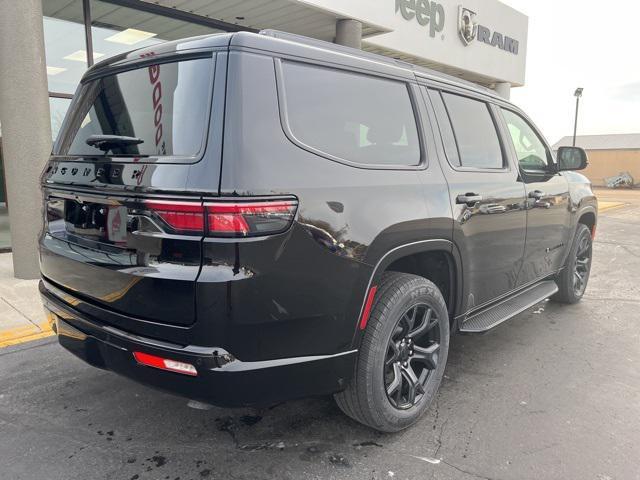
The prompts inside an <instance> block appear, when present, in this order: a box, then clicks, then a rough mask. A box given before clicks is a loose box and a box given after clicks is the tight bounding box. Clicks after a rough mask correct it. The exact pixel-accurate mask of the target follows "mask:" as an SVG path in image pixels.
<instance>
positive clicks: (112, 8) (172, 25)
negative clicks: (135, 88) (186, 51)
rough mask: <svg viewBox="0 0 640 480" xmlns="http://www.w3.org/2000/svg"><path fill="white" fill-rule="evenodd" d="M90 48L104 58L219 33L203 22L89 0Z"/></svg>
mask: <svg viewBox="0 0 640 480" xmlns="http://www.w3.org/2000/svg"><path fill="white" fill-rule="evenodd" d="M90 4H91V36H92V38H93V50H94V52H98V53H99V54H100V55H103V56H104V58H108V57H111V56H113V55H116V54H118V53H124V52H128V51H131V50H134V49H136V48H141V47H147V46H149V45H154V44H156V43H161V42H164V41H167V40H178V39H180V38H188V37H195V36H197V35H207V34H212V33H219V32H221V30H216V29H214V28H210V27H207V26H204V25H197V24H193V23H188V22H184V21H182V20H177V19H175V18H170V17H165V16H160V15H154V14H152V13H149V12H145V11H141V10H136V9H133V8H128V7H121V6H119V5H114V4H113V3H108V2H101V1H99V0H92V1H91V2H90Z"/></svg>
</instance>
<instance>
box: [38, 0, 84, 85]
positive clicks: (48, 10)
mask: <svg viewBox="0 0 640 480" xmlns="http://www.w3.org/2000/svg"><path fill="white" fill-rule="evenodd" d="M59 3H60V2H46V1H45V2H42V8H43V12H44V17H43V19H42V23H43V27H44V44H45V55H46V60H47V80H48V83H49V91H50V92H56V93H66V94H73V92H75V91H76V87H77V86H78V83H80V78H81V77H82V74H83V73H84V72H85V71H86V69H87V46H86V43H85V36H84V24H83V23H82V2H81V1H79V0H77V1H72V2H64V3H65V4H66V6H65V7H64V8H59V6H58V8H56V5H58V4H59Z"/></svg>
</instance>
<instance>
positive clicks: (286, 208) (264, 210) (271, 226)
mask: <svg viewBox="0 0 640 480" xmlns="http://www.w3.org/2000/svg"><path fill="white" fill-rule="evenodd" d="M145 205H146V206H147V208H148V209H149V210H150V211H152V212H153V213H154V214H155V215H157V216H158V217H159V218H160V219H162V220H163V221H164V223H166V224H167V225H168V226H169V227H170V228H171V229H172V230H174V231H175V232H176V233H200V234H203V233H204V232H205V231H206V234H207V235H208V236H212V237H255V236H261V235H271V234H274V233H281V232H284V231H285V230H287V229H288V228H289V227H290V226H291V223H292V222H293V218H294V216H295V213H296V208H297V206H298V202H297V201H295V200H289V199H286V200H253V201H244V202H237V201H234V202H228V201H216V202H206V203H204V205H203V204H201V203H196V202H172V201H162V200H147V201H146V202H145Z"/></svg>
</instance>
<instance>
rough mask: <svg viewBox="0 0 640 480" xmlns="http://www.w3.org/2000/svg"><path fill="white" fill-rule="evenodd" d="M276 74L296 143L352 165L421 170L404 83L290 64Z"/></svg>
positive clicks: (414, 119) (415, 129)
mask: <svg viewBox="0 0 640 480" xmlns="http://www.w3.org/2000/svg"><path fill="white" fill-rule="evenodd" d="M281 73H282V75H281V76H282V79H281V80H282V89H281V90H282V91H283V92H284V99H283V102H282V103H283V105H282V107H283V108H284V109H285V111H286V122H285V123H286V124H287V125H286V126H288V128H289V129H290V132H289V133H290V134H291V135H292V136H293V137H294V140H295V141H296V142H297V143H300V144H302V146H304V147H307V148H309V149H311V150H312V151H315V152H317V153H320V154H324V155H325V156H328V157H329V158H332V159H334V160H338V161H346V162H350V163H355V164H362V165H370V166H377V165H380V166H384V165H386V166H413V165H419V164H420V159H421V150H420V141H419V137H418V130H417V126H416V117H415V113H414V110H413V105H412V101H411V96H410V94H409V89H408V85H407V84H406V83H404V82H401V81H396V80H390V79H386V78H381V77H374V76H370V75H364V74H359V73H353V72H347V71H343V70H336V69H332V68H326V67H320V66H314V65H309V64H303V63H298V62H289V61H284V62H282V70H281Z"/></svg>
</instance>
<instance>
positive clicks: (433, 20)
mask: <svg viewBox="0 0 640 480" xmlns="http://www.w3.org/2000/svg"><path fill="white" fill-rule="evenodd" d="M398 12H400V14H401V15H402V17H403V18H404V19H405V20H413V19H414V18H415V19H416V21H417V22H418V23H419V24H420V25H422V26H423V27H426V26H427V25H429V35H431V36H432V37H435V36H436V33H440V32H441V31H442V29H443V28H444V7H443V6H442V5H440V4H439V3H436V2H431V1H429V0H396V13H398Z"/></svg>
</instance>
